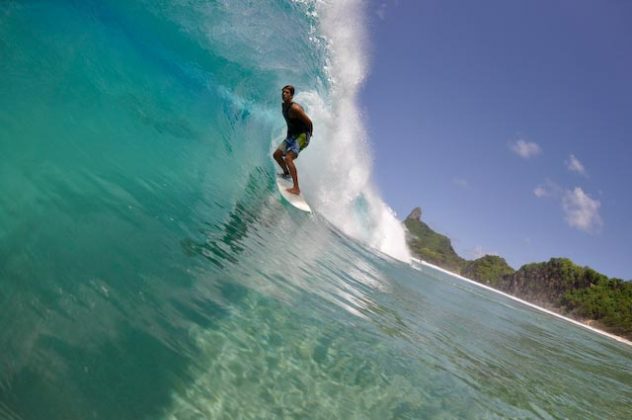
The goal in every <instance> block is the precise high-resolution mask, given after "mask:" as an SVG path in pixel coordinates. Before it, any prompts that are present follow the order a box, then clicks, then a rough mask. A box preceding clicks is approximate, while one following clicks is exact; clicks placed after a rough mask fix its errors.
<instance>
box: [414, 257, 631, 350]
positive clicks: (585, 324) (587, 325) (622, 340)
mask: <svg viewBox="0 0 632 420" xmlns="http://www.w3.org/2000/svg"><path fill="white" fill-rule="evenodd" d="M412 260H413V262H415V263H417V264H420V265H425V266H427V267H430V268H434V269H436V270H439V271H441V272H444V273H446V274H449V275H451V276H454V277H456V278H458V279H460V280H463V281H465V282H467V283H471V284H473V285H475V286H478V287H481V288H483V289H487V290H489V291H492V292H494V293H497V294H499V295H502V296H504V297H507V298H509V299H511V300H513V301H515V302H519V303H521V304H523V305H527V306H529V307H531V308H533V309H536V310H538V311H540V312H544V313H546V314H549V315H553V316H554V317H556V318H560V319H563V320H565V321H568V322H570V323H572V324H575V325H577V326H579V327H582V328H585V329H587V330H590V331H593V332H596V333H597V334H600V335H603V336H605V337H609V338H612V339H613V340H616V341H618V342H620V343H623V344H627V345H628V346H632V341H630V340H628V339H626V338H623V337H619V336H618V335H614V334H611V333H609V332H606V331H603V330H600V329H598V328H595V327H593V326H591V325H590V323H594V322H598V321H596V320H586V321H585V322H581V321H577V320H575V319H572V318H569V317H566V316H564V315H561V314H559V313H557V312H554V311H551V310H549V309H546V308H543V307H541V306H538V305H535V304H533V303H531V302H528V301H526V300H523V299H520V298H517V297H515V296H512V295H510V294H508V293H505V292H502V291H500V290H498V289H494V288H493V287H490V286H487V285H486V284H483V283H479V282H477V281H474V280H472V279H468V278H467V277H463V276H462V275H460V274H456V273H453V272H451V271H448V270H446V269H444V268H441V267H439V266H437V265H434V264H430V263H429V262H426V261H424V260H420V259H417V258H414V257H413V258H412Z"/></svg>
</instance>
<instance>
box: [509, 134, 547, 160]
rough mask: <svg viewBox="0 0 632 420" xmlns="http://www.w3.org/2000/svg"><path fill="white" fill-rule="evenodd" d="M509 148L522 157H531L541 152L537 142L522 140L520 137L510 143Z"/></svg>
mask: <svg viewBox="0 0 632 420" xmlns="http://www.w3.org/2000/svg"><path fill="white" fill-rule="evenodd" d="M510 147H511V150H512V151H513V152H514V153H515V154H517V155H518V156H520V157H521V158H524V159H529V158H532V157H533V156H537V155H539V154H540V153H542V148H540V146H538V144H537V143H534V142H531V141H524V140H522V139H520V140H516V141H515V142H514V143H512V144H510Z"/></svg>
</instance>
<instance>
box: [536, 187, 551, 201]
mask: <svg viewBox="0 0 632 420" xmlns="http://www.w3.org/2000/svg"><path fill="white" fill-rule="evenodd" d="M533 194H535V196H536V197H538V198H542V197H548V196H550V195H551V193H550V192H549V191H548V190H547V189H546V188H545V187H544V186H542V185H538V186H537V187H535V189H534V190H533Z"/></svg>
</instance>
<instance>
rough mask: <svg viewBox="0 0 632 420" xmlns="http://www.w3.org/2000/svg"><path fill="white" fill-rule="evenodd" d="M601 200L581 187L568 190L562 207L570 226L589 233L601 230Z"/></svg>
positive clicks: (563, 198)
mask: <svg viewBox="0 0 632 420" xmlns="http://www.w3.org/2000/svg"><path fill="white" fill-rule="evenodd" d="M599 207H601V202H600V201H599V200H593V199H592V198H591V197H590V196H589V195H588V194H586V193H585V192H584V191H583V190H582V189H581V188H579V187H575V189H573V190H567V191H566V192H565V193H564V196H563V197H562V208H563V209H564V213H565V219H566V222H567V223H568V224H569V226H571V227H574V228H576V229H579V230H581V231H584V232H587V233H594V232H598V231H599V230H601V227H602V226H603V220H602V219H601V216H600V215H599Z"/></svg>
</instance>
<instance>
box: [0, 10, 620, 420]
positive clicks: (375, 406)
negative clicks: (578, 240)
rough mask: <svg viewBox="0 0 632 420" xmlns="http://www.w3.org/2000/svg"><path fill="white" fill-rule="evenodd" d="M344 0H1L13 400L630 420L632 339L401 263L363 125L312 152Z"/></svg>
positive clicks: (1, 292)
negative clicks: (284, 177)
mask: <svg viewBox="0 0 632 420" xmlns="http://www.w3.org/2000/svg"><path fill="white" fill-rule="evenodd" d="M345 4H346V3H345ZM348 4H350V5H351V6H348V5H347V6H345V7H342V6H337V5H336V4H327V3H326V2H309V1H265V2H257V3H256V4H251V2H247V1H232V2H222V1H197V2H182V1H165V0H163V1H151V2H150V1H133V2H122V1H114V0H112V1H89V0H88V1H82V2H76V1H70V0H57V1H51V2H18V1H6V2H2V3H0V69H1V71H2V75H3V77H2V78H0V109H2V110H3V111H2V112H0V153H1V155H2V157H3V162H2V164H0V192H1V193H2V197H4V199H2V200H0V308H1V309H0V418H8V419H89V418H97V419H139V418H147V419H156V418H167V419H176V418H177V419H189V418H277V417H290V418H379V419H383V418H437V419H440V418H476V419H478V418H507V417H511V418H629V417H632V409H631V408H630V407H632V388H631V387H632V363H631V361H632V350H631V348H630V347H629V346H627V345H626V344H623V343H620V342H617V341H615V340H612V339H610V338H608V337H603V336H600V335H598V334H595V333H594V332H592V331H589V330H586V329H583V328H580V327H578V326H576V325H573V324H570V323H568V322H566V321H564V320H561V319H558V318H556V317H554V316H551V315H549V314H546V313H542V312H539V311H536V310H534V309H533V308H529V307H527V306H525V305H522V304H520V303H518V302H515V301H513V300H511V299H509V298H506V297H503V296H500V295H498V294H496V293H493V292H491V291H488V290H485V289H482V288H480V287H477V286H475V285H472V284H469V283H467V282H464V281H462V280H460V279H458V278H456V277H454V276H451V275H449V274H446V273H444V272H441V271H439V270H435V269H433V268H431V267H423V266H416V267H413V266H411V265H410V264H409V263H407V262H405V261H401V260H406V255H404V254H405V253H402V252H401V250H400V248H399V244H400V242H401V236H400V235H401V231H398V230H397V228H396V225H395V224H393V223H394V222H393V218H392V215H389V214H388V212H384V207H383V203H381V201H380V200H379V196H376V194H375V192H374V190H373V189H372V188H371V187H370V185H369V186H366V185H365V184H366V181H365V178H366V177H367V176H368V175H370V158H369V157H368V156H369V155H370V153H368V152H365V149H368V146H367V145H366V144H365V143H363V142H361V141H357V139H358V137H357V136H356V135H355V134H357V133H355V132H354V133H351V135H350V136H351V140H349V141H351V142H353V144H354V145H355V146H354V147H357V148H358V149H357V153H354V155H356V156H357V159H358V162H357V164H356V165H355V168H356V170H355V171H354V172H353V173H352V174H349V176H347V177H341V176H339V174H338V173H337V172H336V171H337V170H338V169H337V168H338V166H339V165H338V162H336V161H332V162H323V161H320V160H319V158H318V156H323V155H325V153H324V151H325V150H326V149H327V148H328V147H329V146H330V145H329V144H328V143H327V141H333V140H330V138H331V137H332V136H328V135H327V134H328V133H330V132H332V133H333V132H338V131H340V130H338V131H337V129H336V126H335V125H334V124H335V123H334V122H332V120H328V118H329V116H328V112H329V111H328V110H340V109H345V110H348V109H350V108H349V107H353V106H354V104H353V102H344V103H341V102H338V101H339V100H341V99H339V98H338V96H337V95H334V94H333V93H334V92H339V90H340V89H341V87H340V85H339V84H337V82H336V80H337V79H336V78H338V79H339V78H341V77H345V75H346V74H347V73H346V72H345V71H346V70H348V71H349V72H352V71H355V68H356V67H353V68H347V67H344V66H349V67H352V66H355V65H356V64H357V63H355V64H354V62H353V60H349V61H348V62H343V63H342V64H341V63H340V62H336V60H335V56H333V55H332V54H333V53H332V48H333V49H335V48H334V47H335V46H336V45H339V44H336V41H338V40H343V41H344V39H346V38H345V37H344V36H341V37H340V38H337V37H336V35H337V34H336V33H333V32H331V27H332V22H334V23H335V22H339V21H340V19H342V18H345V17H346V18H349V17H350V16H351V17H352V16H355V15H353V14H351V15H349V14H350V13H357V14H359V15H361V14H362V9H361V5H360V4H357V5H356V4H355V3H354V2H349V3H348ZM337 7H338V9H337ZM288 19H290V20H291V21H293V22H297V24H296V25H294V26H293V28H294V31H293V32H292V33H291V35H288V34H287V33H286V32H284V31H279V29H278V28H280V27H281V28H282V27H284V26H283V22H285V21H287V20H288ZM343 20H344V19H343ZM333 26H335V25H333ZM350 30H352V31H353V30H356V29H354V28H351V29H350ZM346 35H347V34H345V36H346ZM280 45H282V47H280ZM288 51H289V54H288ZM297 56H298V57H301V60H299V62H300V63H301V65H300V66H298V67H297V64H296V60H294V58H295V57H297ZM288 80H293V81H295V82H294V83H295V84H296V85H297V86H301V93H300V95H299V96H298V100H300V102H301V103H302V104H304V105H305V107H306V108H307V109H308V111H309V113H310V115H314V119H315V120H317V121H321V124H320V125H318V126H317V127H316V133H315V138H314V139H313V144H311V145H310V149H308V150H307V151H306V153H305V156H304V157H303V156H302V157H301V159H304V160H302V161H299V165H302V166H300V169H301V170H302V171H303V172H302V173H303V174H304V182H305V184H304V187H303V190H304V193H305V195H306V198H307V200H308V201H309V202H310V205H312V207H313V209H314V214H313V215H309V214H305V213H302V212H298V211H295V210H294V209H292V208H291V207H290V206H288V205H287V204H284V202H283V201H282V200H281V198H280V197H279V195H278V192H277V189H276V186H275V181H274V173H275V168H274V167H273V164H272V162H271V159H270V152H271V150H272V148H273V147H274V145H275V142H276V139H278V137H279V136H280V135H282V132H283V120H282V118H281V115H280V87H281V86H283V85H284V84H286V83H287V81H288ZM356 111H357V109H356ZM332 112H333V111H332ZM348 112H350V113H353V108H351V110H350V111H348ZM328 124H329V125H328ZM340 135H341V136H342V137H341V138H338V139H334V140H337V141H347V139H346V138H344V136H345V135H346V134H345V133H344V132H343V133H341V134H340ZM319 142H320V143H319ZM367 174H368V175H367ZM341 180H343V181H341ZM340 182H344V183H345V184H344V187H345V188H344V190H345V191H348V192H349V195H348V196H345V197H340V196H337V195H333V193H332V191H335V192H337V191H338V190H339V188H338V189H337V188H335V187H336V186H337V185H338V184H339V183H340ZM352 193H353V194H352Z"/></svg>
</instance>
